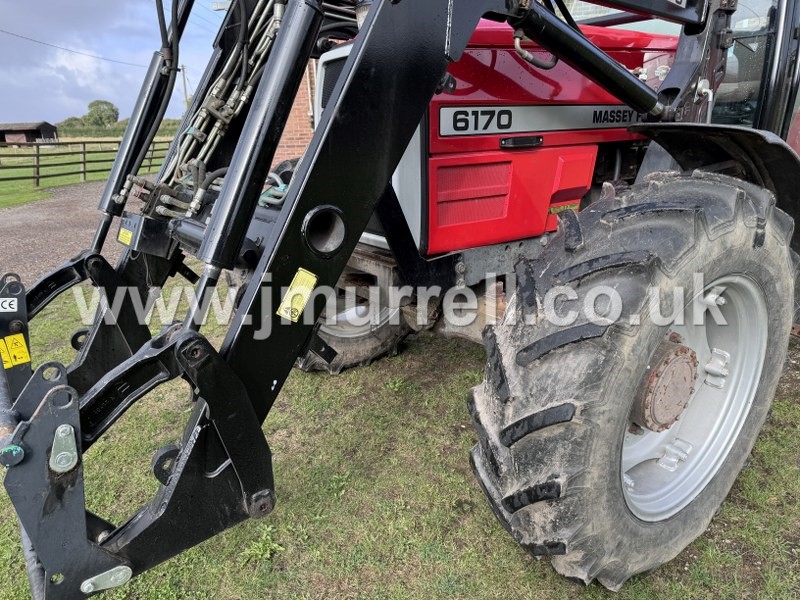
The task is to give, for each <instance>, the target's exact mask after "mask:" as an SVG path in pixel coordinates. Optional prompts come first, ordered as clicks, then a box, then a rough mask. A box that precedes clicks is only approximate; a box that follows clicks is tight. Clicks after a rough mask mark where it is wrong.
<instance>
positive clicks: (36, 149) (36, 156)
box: [33, 144, 39, 187]
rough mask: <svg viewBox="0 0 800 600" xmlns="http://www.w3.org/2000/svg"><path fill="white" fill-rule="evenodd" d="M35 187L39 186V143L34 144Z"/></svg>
mask: <svg viewBox="0 0 800 600" xmlns="http://www.w3.org/2000/svg"><path fill="white" fill-rule="evenodd" d="M33 187H39V144H34V145H33Z"/></svg>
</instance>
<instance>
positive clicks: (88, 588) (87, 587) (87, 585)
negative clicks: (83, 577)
mask: <svg viewBox="0 0 800 600" xmlns="http://www.w3.org/2000/svg"><path fill="white" fill-rule="evenodd" d="M81 591H82V592H83V593H84V594H91V593H92V592H93V591H94V586H93V585H92V584H91V582H89V581H84V582H83V583H82V584H81Z"/></svg>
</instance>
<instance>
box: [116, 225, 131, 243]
mask: <svg viewBox="0 0 800 600" xmlns="http://www.w3.org/2000/svg"><path fill="white" fill-rule="evenodd" d="M117 240H119V241H120V242H121V243H123V244H125V245H126V246H130V245H131V242H132V241H133V232H132V231H130V230H129V229H123V228H122V227H120V229H119V235H118V236H117Z"/></svg>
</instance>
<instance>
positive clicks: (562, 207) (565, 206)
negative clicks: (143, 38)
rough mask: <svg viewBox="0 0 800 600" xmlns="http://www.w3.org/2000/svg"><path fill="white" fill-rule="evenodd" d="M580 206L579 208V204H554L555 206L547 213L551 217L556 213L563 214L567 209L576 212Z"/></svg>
mask: <svg viewBox="0 0 800 600" xmlns="http://www.w3.org/2000/svg"><path fill="white" fill-rule="evenodd" d="M580 206H581V203H580V202H570V203H569V204H556V205H555V206H551V207H550V210H549V211H548V212H549V213H550V214H551V215H557V214H558V213H561V212H564V211H565V210H567V209H570V210H578V209H579V208H580Z"/></svg>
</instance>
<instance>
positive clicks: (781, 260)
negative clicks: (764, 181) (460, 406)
mask: <svg viewBox="0 0 800 600" xmlns="http://www.w3.org/2000/svg"><path fill="white" fill-rule="evenodd" d="M792 228H793V223H792V221H791V219H790V218H789V217H788V216H786V215H785V214H784V213H782V212H781V211H779V210H778V209H776V208H775V207H774V198H773V197H772V195H771V194H770V193H769V192H767V191H766V190H763V189H760V188H756V187H755V186H752V185H749V184H746V183H744V182H741V181H739V180H735V179H732V178H729V177H724V176H715V175H707V174H705V175H703V174H697V175H695V176H693V177H681V176H675V175H658V176H656V177H652V178H651V181H650V182H649V183H647V184H644V185H642V186H635V187H633V188H631V189H630V190H628V191H626V192H625V193H624V194H623V195H621V196H620V197H618V198H614V199H611V200H602V201H600V202H597V203H595V204H593V205H592V206H591V207H590V208H589V209H587V210H586V211H583V212H582V213H580V214H578V215H576V214H574V213H567V214H565V215H564V218H563V219H562V222H561V228H560V232H559V234H558V235H556V236H555V237H554V239H553V240H552V241H551V243H550V245H549V246H548V248H546V249H545V252H544V254H543V256H542V257H541V258H540V259H539V260H537V261H536V262H534V263H532V264H527V265H526V264H522V265H520V268H519V269H518V272H519V275H520V277H519V278H518V279H519V287H518V291H517V294H516V296H515V297H514V298H513V299H512V300H511V302H510V303H509V307H508V310H507V312H506V315H505V316H504V318H503V321H502V322H501V323H500V324H499V325H498V326H497V328H496V329H495V330H494V331H488V332H487V333H486V339H485V342H486V346H487V351H488V358H489V360H488V366H487V370H486V377H485V380H484V383H483V385H481V386H478V387H476V388H475V389H474V390H473V392H472V394H471V399H470V411H471V414H472V416H473V419H474V421H475V424H476V427H477V430H478V436H479V443H478V445H476V447H475V448H474V450H473V454H472V459H473V465H474V469H475V472H476V474H477V476H478V478H479V481H480V483H481V485H482V487H483V488H484V490H485V491H486V493H487V495H488V497H489V499H490V503H491V505H492V508H493V510H494V512H495V514H496V515H497V517H498V518H499V519H500V521H501V522H502V523H503V524H504V525H505V526H506V528H507V529H508V530H509V531H510V532H511V534H512V535H513V536H514V538H515V539H516V540H517V541H518V542H519V543H520V544H521V545H522V546H523V547H525V548H526V549H528V550H529V551H530V552H532V553H533V554H535V555H549V556H552V562H553V565H554V567H555V568H556V570H557V571H558V572H560V573H561V574H563V575H565V576H568V577H575V578H578V579H580V580H582V581H584V582H586V583H589V582H591V581H592V580H595V579H597V580H598V581H600V583H602V584H603V585H605V586H606V587H608V588H610V589H613V590H617V589H619V588H620V587H621V586H622V584H623V583H624V582H625V581H626V580H627V579H628V578H630V577H631V576H633V575H635V574H637V573H642V572H644V571H647V570H650V569H653V568H655V567H657V566H659V565H661V564H663V563H665V562H667V561H669V560H671V559H672V558H674V557H675V556H676V555H677V554H678V553H679V552H680V551H681V550H682V549H683V548H685V547H686V546H687V545H688V544H689V543H690V542H691V541H692V540H694V539H695V538H696V537H697V536H699V535H700V534H701V533H702V532H703V531H704V530H705V529H706V527H707V526H708V524H709V522H710V521H711V519H712V517H713V516H714V514H715V513H716V511H717V510H718V509H719V506H720V505H721V504H722V502H723V500H724V499H725V497H726V496H727V494H728V492H729V490H730V488H731V486H732V485H733V482H734V480H735V479H736V477H737V475H738V473H739V472H740V470H741V469H742V467H743V466H744V464H745V461H746V459H747V457H748V455H749V453H750V451H751V449H752V447H753V444H754V443H755V439H756V436H757V435H758V432H759V430H760V429H761V427H762V425H763V423H764V421H765V419H766V416H767V412H768V410H769V406H770V402H771V400H772V396H773V394H774V391H775V388H776V386H777V383H778V379H779V377H780V374H781V371H782V368H783V364H784V360H785V356H786V348H787V342H788V337H789V332H790V330H791V326H792V312H793V289H794V269H793V266H792V255H791V251H790V249H789V240H790V238H791V233H792Z"/></svg>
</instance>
